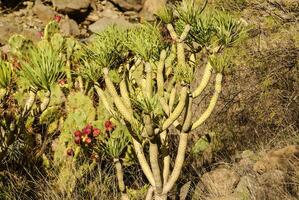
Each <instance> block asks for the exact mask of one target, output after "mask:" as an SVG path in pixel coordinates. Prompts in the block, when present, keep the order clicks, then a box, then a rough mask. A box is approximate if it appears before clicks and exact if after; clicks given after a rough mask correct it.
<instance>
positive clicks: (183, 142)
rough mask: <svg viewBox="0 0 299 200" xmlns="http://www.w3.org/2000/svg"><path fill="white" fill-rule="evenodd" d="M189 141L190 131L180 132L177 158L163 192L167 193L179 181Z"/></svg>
mask: <svg viewBox="0 0 299 200" xmlns="http://www.w3.org/2000/svg"><path fill="white" fill-rule="evenodd" d="M187 142H188V133H180V139H179V146H178V153H177V156H176V159H175V165H174V168H173V171H172V173H171V175H170V177H169V180H168V182H167V183H166V184H165V185H164V187H163V192H162V193H163V194H167V193H168V192H169V191H170V190H171V189H172V187H173V185H174V184H175V182H176V181H177V179H178V177H179V175H180V172H181V170H182V167H183V163H184V160H185V154H186V149H187Z"/></svg>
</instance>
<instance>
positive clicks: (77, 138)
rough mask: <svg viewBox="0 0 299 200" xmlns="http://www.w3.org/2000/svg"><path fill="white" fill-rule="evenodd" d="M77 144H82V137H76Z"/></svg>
mask: <svg viewBox="0 0 299 200" xmlns="http://www.w3.org/2000/svg"><path fill="white" fill-rule="evenodd" d="M75 143H76V144H78V145H79V144H80V143H81V137H80V136H76V137H75Z"/></svg>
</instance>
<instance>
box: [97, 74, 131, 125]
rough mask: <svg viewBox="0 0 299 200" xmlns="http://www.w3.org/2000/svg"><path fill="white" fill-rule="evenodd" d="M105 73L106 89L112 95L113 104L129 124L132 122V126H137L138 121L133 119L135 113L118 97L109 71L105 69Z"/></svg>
mask: <svg viewBox="0 0 299 200" xmlns="http://www.w3.org/2000/svg"><path fill="white" fill-rule="evenodd" d="M103 71H104V79H105V83H106V87H107V89H108V91H109V93H110V95H111V96H112V99H113V102H114V104H115V106H116V108H117V109H118V110H119V112H120V113H121V115H122V116H123V117H124V118H125V119H126V120H127V121H128V122H130V123H131V124H132V125H136V124H137V123H136V119H135V118H134V117H133V111H132V110H130V109H128V108H127V107H126V106H125V104H124V103H123V101H122V100H121V98H120V97H119V96H118V94H117V92H116V89H115V87H114V85H113V83H112V81H111V80H110V78H109V76H108V69H107V68H105V69H104V70H103Z"/></svg>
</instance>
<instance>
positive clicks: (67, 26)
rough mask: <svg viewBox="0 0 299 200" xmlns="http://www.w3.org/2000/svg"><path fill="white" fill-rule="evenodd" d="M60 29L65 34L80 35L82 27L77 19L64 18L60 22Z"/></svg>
mask: <svg viewBox="0 0 299 200" xmlns="http://www.w3.org/2000/svg"><path fill="white" fill-rule="evenodd" d="M59 26H60V30H61V32H62V33H63V34H64V35H67V36H70V35H72V36H77V35H80V29H79V26H78V24H77V22H76V21H75V20H72V19H69V18H65V19H62V20H61V21H60V23H59Z"/></svg>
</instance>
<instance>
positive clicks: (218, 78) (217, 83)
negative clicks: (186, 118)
mask: <svg viewBox="0 0 299 200" xmlns="http://www.w3.org/2000/svg"><path fill="white" fill-rule="evenodd" d="M221 82H222V74H221V73H217V74H216V80H215V91H214V94H213V96H212V98H211V100H210V103H209V106H208V108H207V109H206V110H205V112H204V113H203V114H202V115H201V116H200V117H199V118H198V119H197V120H196V121H195V122H194V123H193V124H192V127H191V130H194V129H196V128H197V127H199V126H200V125H201V124H202V123H204V122H205V121H206V120H207V119H208V117H209V116H210V115H211V113H212V112H213V110H214V108H215V106H216V103H217V100H218V97H219V94H220V92H221Z"/></svg>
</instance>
